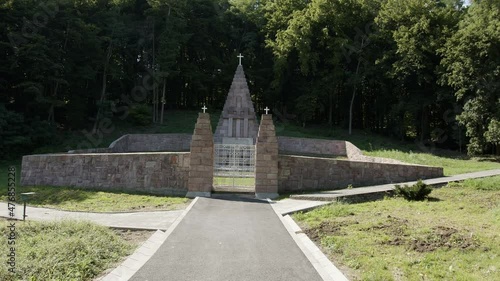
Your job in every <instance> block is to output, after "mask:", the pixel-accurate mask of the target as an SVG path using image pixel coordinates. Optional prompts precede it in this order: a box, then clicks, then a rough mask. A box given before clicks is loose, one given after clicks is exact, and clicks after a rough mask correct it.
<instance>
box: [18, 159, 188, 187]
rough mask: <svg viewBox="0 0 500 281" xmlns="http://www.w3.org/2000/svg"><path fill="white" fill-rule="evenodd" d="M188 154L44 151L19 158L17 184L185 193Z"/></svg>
mask: <svg viewBox="0 0 500 281" xmlns="http://www.w3.org/2000/svg"><path fill="white" fill-rule="evenodd" d="M189 158H190V154H189V153H105V154H47V155H29V156H24V157H23V163H22V171H21V185H28V186H29V185H50V186H75V187H83V188H99V189H103V190H109V189H128V190H133V191H140V192H147V193H152V194H173V195H174V194H175V195H181V196H183V195H185V194H186V192H187V182H188V175H189V160H190V159H189Z"/></svg>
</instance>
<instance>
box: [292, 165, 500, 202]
mask: <svg viewBox="0 0 500 281" xmlns="http://www.w3.org/2000/svg"><path fill="white" fill-rule="evenodd" d="M497 175H500V169H497V170H487V171H480V172H474V173H467V174H460V175H454V176H450V177H441V178H434V179H428V180H424V181H423V182H424V183H426V184H428V185H443V184H447V183H450V182H455V181H463V180H466V179H477V178H484V177H491V176H497ZM415 183H416V181H411V182H403V183H391V184H383V185H374V186H367V187H357V188H353V189H339V190H331V191H322V192H316V193H309V194H297V195H292V196H290V198H291V199H298V200H316V201H337V200H340V199H348V200H349V199H350V198H356V197H360V198H368V199H370V195H376V194H384V193H386V192H388V191H392V190H394V185H396V184H399V185H405V184H407V185H413V184H415Z"/></svg>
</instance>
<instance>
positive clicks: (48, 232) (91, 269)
mask: <svg viewBox="0 0 500 281" xmlns="http://www.w3.org/2000/svg"><path fill="white" fill-rule="evenodd" d="M7 226H8V223H7V221H0V233H1V234H2V235H1V237H0V242H1V243H2V244H3V245H7V233H8V231H9V230H8V227H7ZM16 231H17V239H16V259H17V261H18V262H17V263H16V274H15V275H14V276H13V275H12V274H10V273H8V272H7V270H6V266H5V265H2V266H0V279H1V280H6V281H10V280H91V279H93V278H95V277H97V276H98V275H99V274H101V273H102V271H104V270H105V269H108V268H109V267H110V266H112V265H114V264H115V263H116V262H118V261H120V259H122V258H123V257H125V256H127V255H128V254H130V253H131V251H132V246H131V245H129V244H127V243H125V241H123V240H121V239H120V238H119V237H118V236H117V235H116V234H115V233H113V231H112V230H110V229H109V228H107V227H103V226H98V225H95V224H93V223H89V222H75V221H61V222H31V221H30V222H24V223H19V222H18V223H16Z"/></svg>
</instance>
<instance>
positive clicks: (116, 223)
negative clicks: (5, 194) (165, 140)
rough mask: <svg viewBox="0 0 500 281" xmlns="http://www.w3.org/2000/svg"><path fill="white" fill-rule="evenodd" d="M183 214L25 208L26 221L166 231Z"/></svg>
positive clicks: (4, 207) (20, 210) (1, 206)
mask: <svg viewBox="0 0 500 281" xmlns="http://www.w3.org/2000/svg"><path fill="white" fill-rule="evenodd" d="M0 210H1V211H0V216H1V217H5V218H8V211H7V203H4V202H0ZM182 212H183V210H177V211H154V212H135V213H86V212H68V211H59V210H54V209H47V208H37V207H30V206H28V207H26V214H27V215H28V217H27V218H26V219H27V220H38V221H40V220H62V219H75V220H88V221H92V222H95V223H97V224H100V225H105V226H109V227H114V228H126V229H147V230H158V229H159V230H166V229H168V227H169V226H170V225H171V224H172V223H173V222H174V221H175V219H176V218H177V217H178V216H179V215H180V214H181V213H182ZM16 218H17V219H22V218H23V205H20V204H16Z"/></svg>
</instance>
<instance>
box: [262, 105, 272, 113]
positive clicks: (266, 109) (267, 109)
mask: <svg viewBox="0 0 500 281" xmlns="http://www.w3.org/2000/svg"><path fill="white" fill-rule="evenodd" d="M264 110H265V111H266V114H269V110H271V109H269V108H268V107H267V106H266V108H264Z"/></svg>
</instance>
